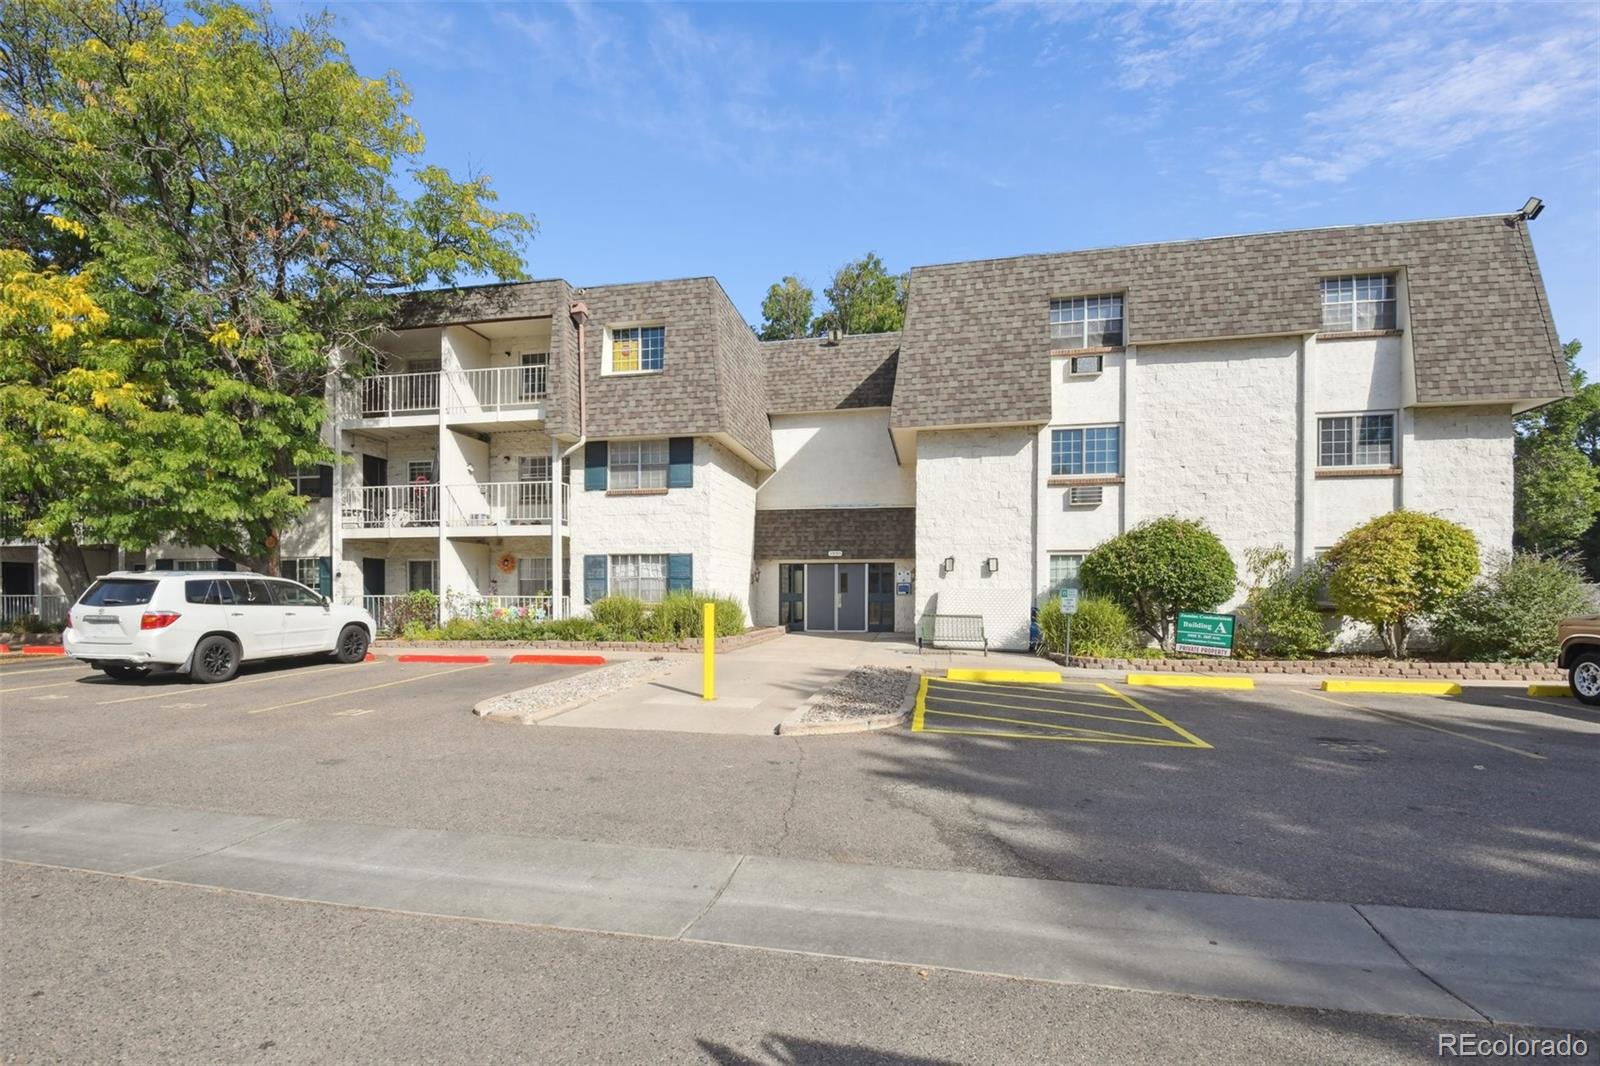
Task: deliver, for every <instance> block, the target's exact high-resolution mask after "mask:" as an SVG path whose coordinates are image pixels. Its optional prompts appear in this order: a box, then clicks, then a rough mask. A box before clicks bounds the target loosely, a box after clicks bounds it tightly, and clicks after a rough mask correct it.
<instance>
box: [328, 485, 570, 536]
mask: <svg viewBox="0 0 1600 1066" xmlns="http://www.w3.org/2000/svg"><path fill="white" fill-rule="evenodd" d="M552 491H553V485H552V483H551V482H549V481H497V482H488V483H485V484H476V483H474V484H466V485H378V486H374V487H370V488H362V489H357V490H356V491H355V492H354V493H353V494H351V495H350V496H348V497H347V502H346V504H345V506H344V508H343V512H342V519H341V524H342V525H343V527H344V528H345V529H346V530H347V531H350V532H355V533H371V534H375V535H379V536H383V535H401V534H405V533H408V532H410V533H415V532H419V531H422V530H432V529H436V528H437V527H438V526H439V520H440V518H441V517H442V518H443V519H444V524H445V526H446V527H448V528H450V529H453V530H475V531H482V532H487V533H499V532H506V531H508V530H514V529H519V528H527V527H537V526H549V525H550V517H551V507H550V504H551V493H552ZM570 500H571V494H570V487H569V486H568V485H566V484H563V485H562V486H561V513H562V515H563V524H566V522H565V517H564V516H565V515H567V514H568V506H569V504H570ZM441 504H442V505H443V508H444V510H443V513H442V514H441V511H440V506H441Z"/></svg>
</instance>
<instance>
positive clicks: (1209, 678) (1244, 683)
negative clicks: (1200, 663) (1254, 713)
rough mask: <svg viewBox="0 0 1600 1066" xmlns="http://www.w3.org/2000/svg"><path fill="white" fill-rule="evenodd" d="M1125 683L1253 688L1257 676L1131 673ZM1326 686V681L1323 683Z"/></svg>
mask: <svg viewBox="0 0 1600 1066" xmlns="http://www.w3.org/2000/svg"><path fill="white" fill-rule="evenodd" d="M1123 684H1125V685H1147V686H1149V687H1151V688H1229V689H1253V688H1255V687H1256V682H1255V678H1252V677H1248V676H1246V677H1239V676H1237V675H1228V674H1129V675H1128V676H1127V677H1126V678H1124V679H1123ZM1323 684H1324V686H1326V684H1327V683H1326V682H1324V683H1323Z"/></svg>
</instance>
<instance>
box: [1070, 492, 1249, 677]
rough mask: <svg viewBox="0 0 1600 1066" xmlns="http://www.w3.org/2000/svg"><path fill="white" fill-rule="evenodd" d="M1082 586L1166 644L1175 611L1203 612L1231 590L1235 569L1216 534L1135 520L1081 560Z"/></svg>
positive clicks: (1188, 525) (1196, 526)
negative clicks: (1111, 601) (1124, 530)
mask: <svg viewBox="0 0 1600 1066" xmlns="http://www.w3.org/2000/svg"><path fill="white" fill-rule="evenodd" d="M1081 575H1082V578H1083V583H1084V587H1085V588H1086V589H1087V590H1088V591H1090V592H1093V593H1097V594H1099V595H1102V596H1106V597H1109V598H1110V599H1112V600H1115V601H1116V602H1117V603H1119V604H1121V605H1122V606H1123V608H1124V609H1125V610H1126V611H1127V612H1128V617H1129V618H1130V619H1131V620H1132V622H1133V624H1134V626H1135V627H1136V628H1137V629H1139V630H1140V631H1141V632H1143V633H1146V634H1148V635H1149V636H1150V637H1152V638H1153V639H1155V640H1158V641H1160V642H1161V646H1162V647H1164V648H1167V649H1169V650H1170V649H1171V647H1172V639H1173V637H1172V634H1173V627H1174V626H1175V625H1176V624H1177V619H1178V613H1179V612H1180V611H1209V610H1212V609H1214V608H1215V607H1216V606H1217V605H1218V604H1219V603H1222V602H1223V601H1225V600H1226V599H1227V598H1228V597H1229V596H1231V595H1233V590H1234V582H1235V579H1236V577H1237V570H1236V569H1235V567H1234V563H1233V556H1231V555H1229V554H1228V549H1227V548H1225V547H1223V546H1222V541H1220V540H1218V539H1217V535H1216V534H1215V533H1213V532H1211V531H1210V530H1209V529H1207V528H1206V527H1205V526H1204V525H1202V524H1201V523H1199V522H1195V521H1191V520H1189V519H1184V518H1177V517H1174V516H1171V515H1169V516H1167V517H1165V518H1155V519H1151V520H1150V521H1147V522H1141V523H1140V524H1139V525H1137V526H1134V527H1133V528H1132V529H1130V530H1128V532H1126V533H1123V534H1122V535H1121V536H1117V537H1113V538H1111V539H1110V540H1108V541H1106V542H1105V543H1104V544H1101V545H1100V546H1099V547H1098V548H1096V549H1095V550H1094V551H1092V552H1090V553H1089V555H1088V556H1087V557H1086V558H1085V559H1084V560H1083V566H1082V568H1081Z"/></svg>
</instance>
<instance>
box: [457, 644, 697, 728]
mask: <svg viewBox="0 0 1600 1066" xmlns="http://www.w3.org/2000/svg"><path fill="white" fill-rule="evenodd" d="M658 658H659V657H658ZM610 665H612V666H621V665H623V664H622V663H612V664H610ZM673 665H675V664H673V663H671V662H669V661H666V660H663V661H662V664H661V666H660V667H659V668H658V669H656V670H653V671H651V672H650V673H649V674H646V675H645V676H644V677H641V678H640V679H639V680H638V681H636V682H634V684H635V685H640V684H643V683H644V682H645V681H648V680H649V679H650V678H652V677H654V676H655V675H656V674H658V673H660V672H661V671H662V670H665V669H668V668H669V667H671V666H673ZM563 680H565V678H560V677H554V678H551V679H550V680H549V681H541V682H540V683H539V684H537V685H529V686H527V687H526V688H514V689H512V690H511V691H510V692H502V693H499V694H498V695H495V696H489V697H487V698H486V699H481V700H479V701H478V702H477V703H474V704H473V705H472V714H473V717H475V718H482V719H483V720H484V721H485V722H502V723H505V724H508V725H538V724H539V723H540V722H542V721H544V720H545V719H546V718H554V717H555V716H556V715H558V714H566V713H567V712H568V711H575V710H577V709H578V708H579V707H583V706H585V705H587V704H590V703H593V702H594V701H595V700H598V699H603V698H605V697H606V696H613V695H615V694H616V693H618V692H621V691H623V690H624V689H627V688H631V687H633V686H631V685H624V686H623V688H620V689H613V690H612V691H610V692H601V693H598V694H594V695H588V696H580V697H578V698H577V699H575V700H568V701H567V702H566V703H563V704H561V705H560V706H557V707H544V708H541V709H539V710H537V711H496V710H491V709H489V705H490V704H491V703H494V702H495V701H496V700H499V699H503V698H505V697H506V696H515V695H517V694H518V693H522V692H531V691H533V690H534V689H537V688H543V687H544V686H545V685H554V684H556V683H557V682H560V681H563Z"/></svg>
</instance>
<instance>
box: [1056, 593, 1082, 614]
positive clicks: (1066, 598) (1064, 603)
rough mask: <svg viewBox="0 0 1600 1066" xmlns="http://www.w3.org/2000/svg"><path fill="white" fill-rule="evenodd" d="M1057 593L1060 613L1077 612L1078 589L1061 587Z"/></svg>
mask: <svg viewBox="0 0 1600 1066" xmlns="http://www.w3.org/2000/svg"><path fill="white" fill-rule="evenodd" d="M1057 595H1058V596H1059V597H1060V598H1061V613H1062V614H1077V613H1078V590H1077V589H1069V588H1063V589H1060V590H1058V592H1057Z"/></svg>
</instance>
